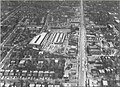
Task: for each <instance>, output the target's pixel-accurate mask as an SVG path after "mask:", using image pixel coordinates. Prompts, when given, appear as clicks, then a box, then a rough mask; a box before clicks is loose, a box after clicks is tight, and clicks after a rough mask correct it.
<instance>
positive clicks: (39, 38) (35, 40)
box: [29, 32, 47, 45]
mask: <svg viewBox="0 0 120 87" xmlns="http://www.w3.org/2000/svg"><path fill="white" fill-rule="evenodd" d="M46 34H47V33H46V32H43V33H41V34H39V35H37V36H35V37H34V38H33V39H32V40H31V42H30V43H29V44H36V45H39V44H41V42H42V41H43V39H44V38H45V36H46Z"/></svg>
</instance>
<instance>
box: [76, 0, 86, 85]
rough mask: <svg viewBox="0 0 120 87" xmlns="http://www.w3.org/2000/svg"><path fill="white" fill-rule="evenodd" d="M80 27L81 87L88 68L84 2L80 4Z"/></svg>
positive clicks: (79, 60) (79, 70) (79, 76)
mask: <svg viewBox="0 0 120 87" xmlns="http://www.w3.org/2000/svg"><path fill="white" fill-rule="evenodd" d="M80 13H81V15H80V18H81V21H80V26H79V42H78V52H79V53H78V63H79V66H78V72H79V75H78V78H79V86H78V87H81V86H85V81H86V67H85V62H86V60H87V59H86V55H85V53H86V52H85V44H86V42H85V41H86V30H85V27H84V13H83V0H81V2H80Z"/></svg>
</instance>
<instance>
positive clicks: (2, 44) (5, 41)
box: [0, 18, 23, 47]
mask: <svg viewBox="0 0 120 87" xmlns="http://www.w3.org/2000/svg"><path fill="white" fill-rule="evenodd" d="M22 19H23V18H22ZM22 19H21V20H20V22H21V21H22ZM20 22H19V23H20ZM17 29H18V25H16V27H15V28H14V30H13V31H12V32H11V33H10V34H9V36H8V37H7V38H6V39H5V40H4V41H3V43H1V44H0V46H1V47H2V46H4V45H5V44H6V43H7V42H8V40H9V39H10V38H11V37H12V35H13V33H15V31H16V30H17Z"/></svg>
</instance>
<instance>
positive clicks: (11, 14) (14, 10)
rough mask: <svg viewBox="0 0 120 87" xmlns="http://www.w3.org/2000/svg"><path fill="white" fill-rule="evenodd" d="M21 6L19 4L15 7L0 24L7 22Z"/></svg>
mask: <svg viewBox="0 0 120 87" xmlns="http://www.w3.org/2000/svg"><path fill="white" fill-rule="evenodd" d="M21 6H22V4H20V5H19V6H17V7H16V8H15V9H13V10H12V11H11V12H10V13H9V14H8V15H7V16H6V17H5V18H4V19H3V20H2V21H1V23H4V22H5V21H6V20H8V19H9V18H10V17H11V16H13V15H14V14H15V12H17V11H18V9H19V8H20V7H21Z"/></svg>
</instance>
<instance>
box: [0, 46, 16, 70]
mask: <svg viewBox="0 0 120 87" xmlns="http://www.w3.org/2000/svg"><path fill="white" fill-rule="evenodd" d="M13 49H14V47H12V48H11V49H10V51H9V52H8V53H7V55H6V56H5V58H4V59H3V60H2V61H1V62H0V69H2V68H3V67H4V65H5V63H6V62H7V61H8V59H9V56H10V55H11V53H12V51H13Z"/></svg>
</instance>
